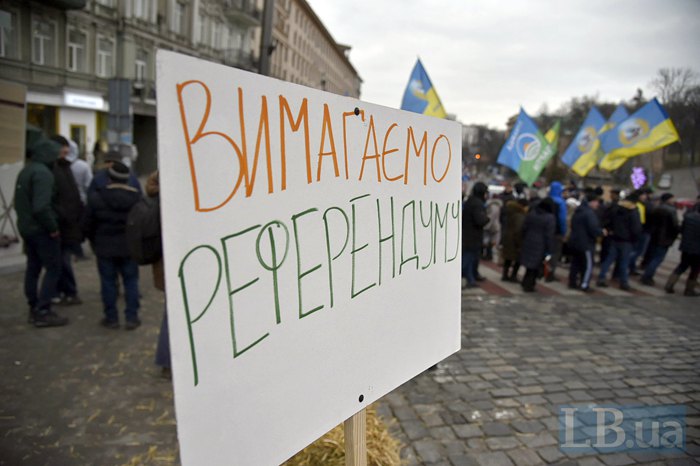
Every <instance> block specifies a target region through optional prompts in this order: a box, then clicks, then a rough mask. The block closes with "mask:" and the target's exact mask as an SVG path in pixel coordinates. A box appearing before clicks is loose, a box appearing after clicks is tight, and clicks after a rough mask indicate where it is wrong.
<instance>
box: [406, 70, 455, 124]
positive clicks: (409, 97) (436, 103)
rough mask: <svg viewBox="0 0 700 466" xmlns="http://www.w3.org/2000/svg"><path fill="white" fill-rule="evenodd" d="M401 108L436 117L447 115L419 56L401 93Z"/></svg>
mask: <svg viewBox="0 0 700 466" xmlns="http://www.w3.org/2000/svg"><path fill="white" fill-rule="evenodd" d="M401 110H408V111H409V112H416V113H422V114H423V115H429V116H434V117H438V118H445V117H446V116H447V113H446V112H445V109H444V108H443V107H442V103H441V102H440V98H439V97H438V95H437V92H435V88H434V87H433V83H431V82H430V78H429V77H428V73H426V72H425V68H423V63H421V61H420V58H419V59H418V60H417V61H416V66H414V67H413V71H412V72H411V78H410V79H409V81H408V86H406V91H405V92H404V93H403V100H402V101H401Z"/></svg>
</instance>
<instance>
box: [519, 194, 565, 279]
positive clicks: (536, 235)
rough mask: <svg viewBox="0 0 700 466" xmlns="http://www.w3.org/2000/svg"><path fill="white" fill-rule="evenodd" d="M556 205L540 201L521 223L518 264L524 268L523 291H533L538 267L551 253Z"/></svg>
mask: <svg viewBox="0 0 700 466" xmlns="http://www.w3.org/2000/svg"><path fill="white" fill-rule="evenodd" d="M556 208H557V207H556V204H555V203H554V201H553V200H552V199H550V198H545V199H542V200H541V201H540V202H539V203H538V204H537V205H536V206H535V207H534V208H533V209H531V211H530V213H528V214H527V216H526V217H525V221H524V222H523V233H522V234H523V244H522V251H521V253H520V264H521V265H523V266H524V267H525V276H524V277H523V281H522V287H523V291H526V292H533V291H535V281H536V280H537V274H538V273H539V271H540V267H542V264H543V262H544V260H545V258H546V257H547V256H549V255H550V254H551V251H552V241H553V238H554V231H555V228H556V227H555V225H554V215H553V213H554V212H555V209H556Z"/></svg>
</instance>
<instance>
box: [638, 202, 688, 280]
mask: <svg viewBox="0 0 700 466" xmlns="http://www.w3.org/2000/svg"><path fill="white" fill-rule="evenodd" d="M674 200H675V198H674V197H673V194H671V193H664V194H662V195H661V204H659V206H658V207H656V208H655V209H654V210H652V211H651V214H649V213H647V215H648V216H649V218H648V219H647V223H648V224H649V225H650V226H649V233H650V234H651V240H650V242H649V249H651V251H650V259H649V262H648V263H647V265H646V267H645V268H644V274H642V278H641V282H642V284H643V285H647V286H654V274H655V273H656V269H657V268H658V267H659V266H660V265H661V263H662V262H663V260H664V259H665V258H666V253H667V252H668V248H670V247H671V245H672V244H673V242H674V241H676V237H677V236H678V233H679V231H680V229H679V227H678V215H677V214H676V207H675V205H674Z"/></svg>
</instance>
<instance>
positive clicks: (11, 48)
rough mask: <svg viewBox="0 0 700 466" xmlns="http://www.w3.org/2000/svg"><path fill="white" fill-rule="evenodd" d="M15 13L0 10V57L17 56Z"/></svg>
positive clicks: (17, 35) (17, 43) (17, 42)
mask: <svg viewBox="0 0 700 466" xmlns="http://www.w3.org/2000/svg"><path fill="white" fill-rule="evenodd" d="M18 37H19V34H18V31H17V14H16V13H13V12H11V11H5V10H0V57H4V58H19V50H18V45H19V41H18V39H17V38H18Z"/></svg>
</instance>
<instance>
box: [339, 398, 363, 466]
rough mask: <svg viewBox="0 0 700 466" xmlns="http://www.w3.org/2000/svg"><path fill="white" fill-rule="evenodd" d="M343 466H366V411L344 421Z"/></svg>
mask: <svg viewBox="0 0 700 466" xmlns="http://www.w3.org/2000/svg"><path fill="white" fill-rule="evenodd" d="M343 427H344V429H345V466H367V411H365V410H364V409H363V410H362V411H360V412H358V413H356V414H355V415H354V416H352V417H351V418H350V419H348V420H346V421H345V424H344V426H343Z"/></svg>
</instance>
